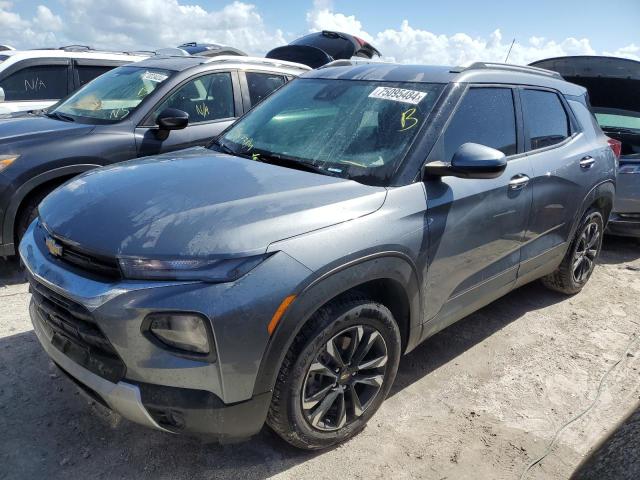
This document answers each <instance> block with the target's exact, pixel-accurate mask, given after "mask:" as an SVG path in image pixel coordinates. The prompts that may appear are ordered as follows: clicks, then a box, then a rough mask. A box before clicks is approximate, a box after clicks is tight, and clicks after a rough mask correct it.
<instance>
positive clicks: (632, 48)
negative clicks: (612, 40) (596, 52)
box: [603, 43, 640, 60]
mask: <svg viewBox="0 0 640 480" xmlns="http://www.w3.org/2000/svg"><path fill="white" fill-rule="evenodd" d="M603 55H611V56H614V57H625V58H630V59H632V60H640V45H636V44H635V43H631V44H629V45H627V46H626V47H622V48H619V49H617V50H616V51H614V52H604V53H603Z"/></svg>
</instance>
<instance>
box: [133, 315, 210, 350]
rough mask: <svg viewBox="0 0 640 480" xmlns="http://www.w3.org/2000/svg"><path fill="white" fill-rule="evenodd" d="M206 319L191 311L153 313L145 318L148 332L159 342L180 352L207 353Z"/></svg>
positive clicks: (208, 347)
mask: <svg viewBox="0 0 640 480" xmlns="http://www.w3.org/2000/svg"><path fill="white" fill-rule="evenodd" d="M206 322H207V320H206V319H205V318H203V317H202V316H200V315H197V314H193V313H172V312H166V313H153V314H151V315H149V316H148V317H147V319H146V322H145V323H146V324H147V328H148V332H149V333H150V334H151V335H152V337H153V338H154V339H156V340H157V341H158V342H160V343H161V344H163V345H165V346H167V347H170V348H171V349H176V350H178V351H181V352H185V353H190V354H198V355H209V354H210V353H211V345H210V336H211V335H210V333H209V329H208V328H207V323H206Z"/></svg>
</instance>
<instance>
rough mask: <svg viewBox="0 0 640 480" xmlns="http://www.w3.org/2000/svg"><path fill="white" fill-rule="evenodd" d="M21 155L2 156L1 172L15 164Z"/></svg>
mask: <svg viewBox="0 0 640 480" xmlns="http://www.w3.org/2000/svg"><path fill="white" fill-rule="evenodd" d="M18 158H20V155H0V172H1V171H3V170H4V169H5V168H7V167H8V166H9V165H11V164H12V163H13V162H15V161H16V160H17V159H18Z"/></svg>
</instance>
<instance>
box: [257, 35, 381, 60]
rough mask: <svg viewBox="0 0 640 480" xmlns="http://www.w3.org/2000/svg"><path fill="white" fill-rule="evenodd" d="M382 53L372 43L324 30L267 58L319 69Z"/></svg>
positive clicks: (306, 36)
mask: <svg viewBox="0 0 640 480" xmlns="http://www.w3.org/2000/svg"><path fill="white" fill-rule="evenodd" d="M376 55H377V56H378V57H379V56H380V52H379V51H378V49H376V48H375V47H374V46H373V45H371V44H370V43H368V42H366V41H364V40H363V39H361V38H358V37H355V36H353V35H349V34H348V33H342V32H333V31H329V30H323V31H322V32H316V33H310V34H309V35H305V36H304V37H301V38H298V39H297V40H294V41H293V42H291V43H290V44H289V45H284V46H282V47H277V48H274V49H273V50H271V51H270V52H268V53H267V55H266V57H267V58H277V59H280V60H287V61H289V62H296V63H303V64H305V65H308V66H310V67H311V68H318V67H321V66H322V65H326V64H327V63H329V62H332V61H334V60H348V59H350V58H352V57H361V58H367V59H371V58H373V57H374V56H376Z"/></svg>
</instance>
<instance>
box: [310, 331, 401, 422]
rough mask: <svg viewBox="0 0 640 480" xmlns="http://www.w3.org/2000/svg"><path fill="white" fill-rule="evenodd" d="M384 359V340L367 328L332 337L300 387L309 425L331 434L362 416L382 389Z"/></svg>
mask: <svg viewBox="0 0 640 480" xmlns="http://www.w3.org/2000/svg"><path fill="white" fill-rule="evenodd" d="M387 360H388V353H387V345H386V343H385V341H384V338H383V337H382V335H381V334H380V332H378V330H376V329H375V328H373V327H371V326H369V325H356V326H353V327H349V328H347V329H345V330H343V331H341V332H340V333H338V334H337V335H334V336H333V337H332V338H331V339H330V340H329V341H328V342H327V343H326V344H325V345H324V346H323V347H322V348H321V349H320V351H319V352H318V354H317V355H316V357H315V359H314V361H313V362H312V363H311V366H310V367H309V369H308V371H307V375H306V378H305V381H304V385H303V387H302V392H301V402H302V411H303V413H304V415H305V417H306V419H307V421H308V422H309V424H310V425H311V426H312V427H313V428H316V429H318V430H322V431H332V430H338V429H340V428H343V427H344V426H346V425H349V424H350V423H352V422H354V421H355V420H357V419H358V418H359V417H361V416H362V415H363V414H364V413H365V412H366V411H367V409H368V408H369V406H370V405H371V404H372V403H373V401H374V399H375V398H376V397H377V396H378V394H379V393H380V391H381V389H382V385H383V382H384V378H385V373H386V366H387Z"/></svg>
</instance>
